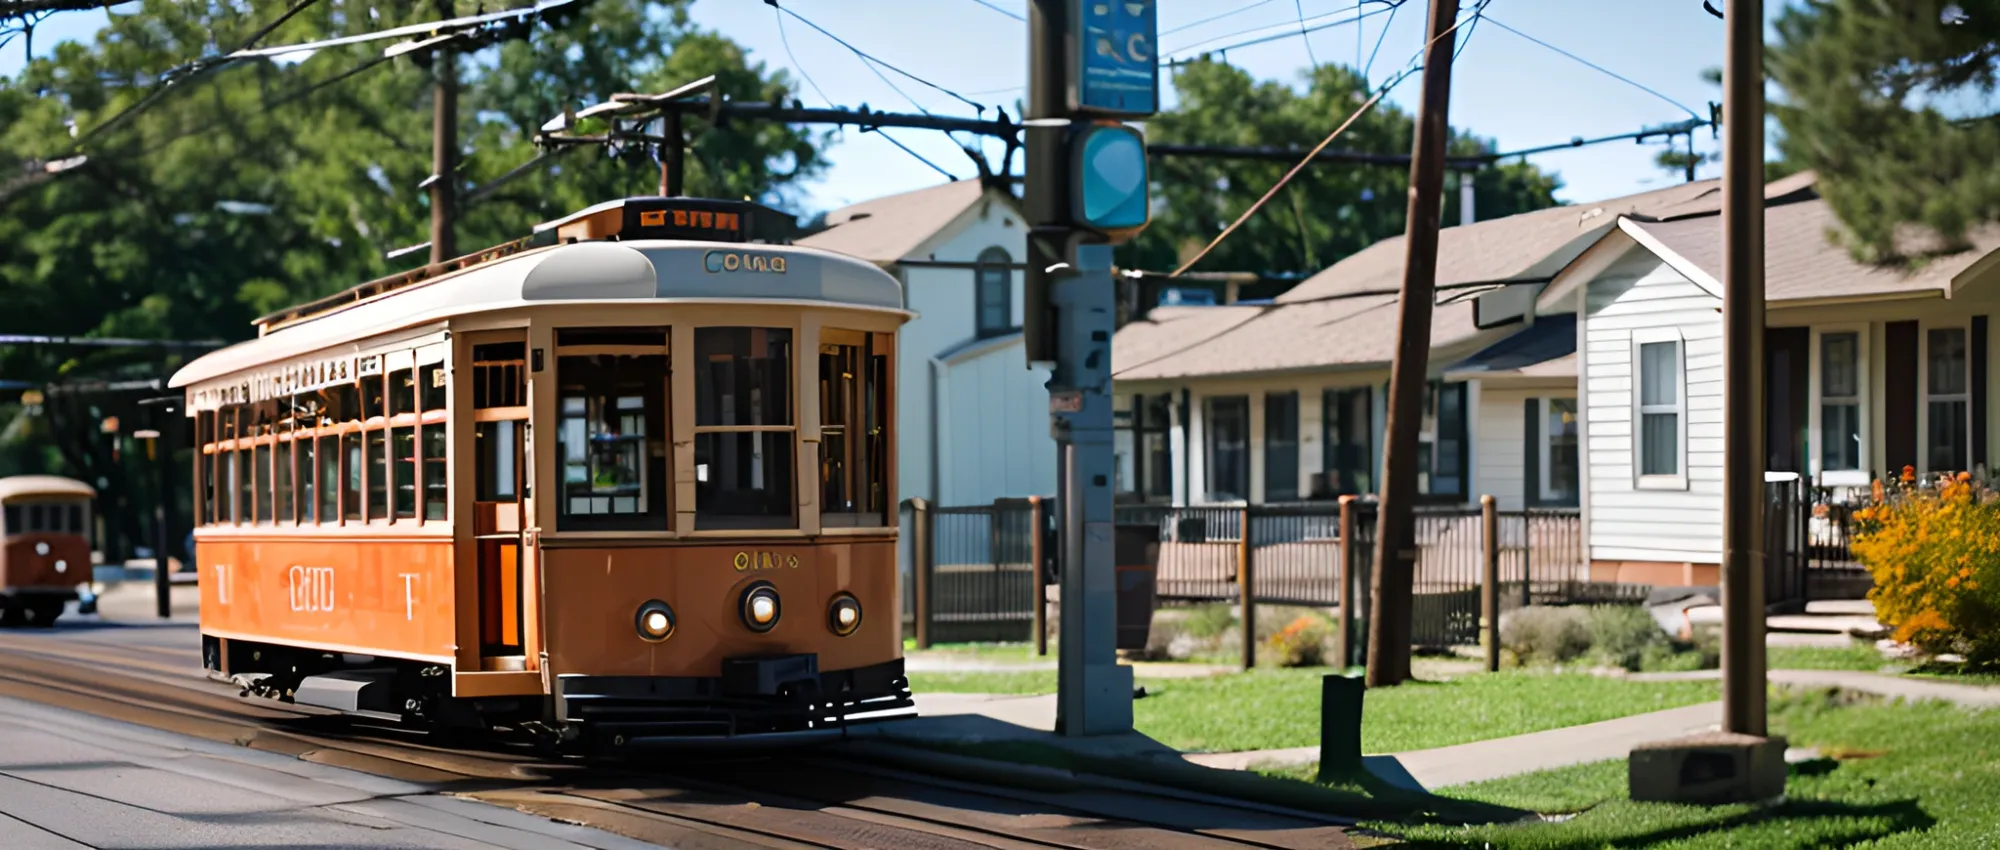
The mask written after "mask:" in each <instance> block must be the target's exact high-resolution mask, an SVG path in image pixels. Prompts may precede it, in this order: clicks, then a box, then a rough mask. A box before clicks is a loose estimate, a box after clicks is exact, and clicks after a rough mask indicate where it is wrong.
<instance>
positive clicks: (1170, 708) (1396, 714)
mask: <svg viewBox="0 0 2000 850" xmlns="http://www.w3.org/2000/svg"><path fill="white" fill-rule="evenodd" d="M1325 673H1326V671H1325V670H1320V669H1310V668H1307V669H1293V670H1278V669H1271V670H1256V671H1253V672H1249V673H1242V674H1236V675H1229V676H1218V677H1215V678H1210V679H1168V680H1141V682H1140V684H1143V685H1144V686H1145V687H1146V691H1147V696H1146V698H1145V699H1141V700H1138V701H1137V702H1134V703H1133V704H1132V710H1133V714H1134V721H1135V725H1136V726H1137V727H1138V730H1139V731H1140V732H1143V733H1145V734H1147V735H1150V736H1152V737H1153V738H1154V739H1156V740H1158V741H1160V742H1161V743H1164V744H1167V745H1168V746H1171V747H1175V748H1178V749H1182V750H1196V751H1207V752H1234V751H1238V750H1265V749H1282V748H1286V747H1304V746H1312V745H1315V744H1317V743H1318V742H1319V731H1320V730H1319V702H1320V678H1321V677H1322V676H1324V675H1325ZM910 686H911V688H912V689H914V690H915V691H917V692H918V693H986V694H1038V693H1054V692H1055V687H1056V673H1055V671H1053V670H1035V671H1024V672H1017V673H1013V672H1010V673H983V672H978V673H973V672H968V673H912V674H910ZM1718 693H1719V692H1718V690H1717V685H1716V683H1714V682H1633V681H1626V680H1621V679H1611V678H1604V677H1599V676H1588V675H1582V674H1555V673H1547V672H1539V671H1526V670H1524V671H1506V672H1501V673H1493V674H1484V673H1481V674H1474V675H1468V676H1462V677H1458V678H1453V679H1451V680H1449V681H1442V682H1412V683H1410V684H1407V685H1404V686H1401V687H1396V688H1383V689H1378V690H1375V691H1371V692H1370V693H1369V694H1368V696H1367V698H1366V703H1365V708H1364V710H1363V718H1364V719H1363V724H1362V747H1363V748H1364V749H1365V750H1366V751H1367V752H1370V753H1392V752H1403V751H1407V750H1419V749H1428V748H1431V747H1443V746H1450V745H1452V744H1463V743H1466V742H1469V741H1483V740H1486V739H1489V738H1503V737H1507V736H1509V735H1523V734H1527V733H1529V732H1540V731H1543V730H1546V729H1556V728H1560V727H1564V726H1576V725H1581V724H1584V723H1595V722H1597V721H1600V720H1610V719H1613V718H1618V717H1626V716H1630V715H1633V714H1642V713H1645V712H1648V711H1658V710H1661V709H1666V708H1677V707H1679V706H1683V705H1692V704H1694V703H1698V702H1705V701H1708V700H1712V699H1716V698H1717V696H1718Z"/></svg>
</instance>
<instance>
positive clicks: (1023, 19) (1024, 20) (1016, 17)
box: [972, 0, 1034, 24]
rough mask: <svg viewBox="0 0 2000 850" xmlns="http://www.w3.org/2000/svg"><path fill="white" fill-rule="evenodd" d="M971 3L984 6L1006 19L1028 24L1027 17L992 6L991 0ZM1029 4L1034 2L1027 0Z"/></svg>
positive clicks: (978, 0) (975, 0) (974, 0)
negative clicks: (1004, 16)
mask: <svg viewBox="0 0 2000 850" xmlns="http://www.w3.org/2000/svg"><path fill="white" fill-rule="evenodd" d="M972 2H974V3H978V4H979V5H981V6H985V7H986V8H988V9H992V10H993V11H995V12H999V13H1000V14H1002V15H1006V16H1007V17H1010V18H1013V19H1014V20H1017V21H1020V22H1021V23H1024V24H1025V23H1027V22H1028V16H1026V15H1023V14H1020V13H1019V12H1015V11H1014V10H1012V9H1003V8H1001V7H999V6H996V5H994V4H993V2H992V0H972ZM1029 2H1034V0H1029Z"/></svg>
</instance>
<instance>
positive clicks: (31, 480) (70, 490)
mask: <svg viewBox="0 0 2000 850" xmlns="http://www.w3.org/2000/svg"><path fill="white" fill-rule="evenodd" d="M27 496H82V497H84V498H86V499H90V498H96V497H97V490H96V488H93V487H91V486H90V485H88V484H85V483H83V482H81V481H78V480H76V479H74V478H64V477H62V476H60V475H10V476H7V477H5V478H0V502H11V501H13V500H15V499H19V498H24V497H27Z"/></svg>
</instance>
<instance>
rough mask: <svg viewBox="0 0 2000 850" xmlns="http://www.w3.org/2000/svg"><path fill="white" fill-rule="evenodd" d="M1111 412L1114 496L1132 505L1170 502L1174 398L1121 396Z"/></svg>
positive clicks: (1167, 396)
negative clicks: (1115, 469) (1115, 468)
mask: <svg viewBox="0 0 2000 850" xmlns="http://www.w3.org/2000/svg"><path fill="white" fill-rule="evenodd" d="M1118 400H1119V402H1121V403H1120V404H1119V408H1122V409H1115V410H1113V412H1112V418H1113V420H1114V426H1115V428H1116V429H1117V430H1116V434H1115V435H1114V438H1115V442H1116V452H1117V455H1118V495H1119V496H1120V497H1123V498H1125V499H1127V500H1132V501H1152V500H1156V499H1165V500H1172V499H1173V497H1174V478H1173V463H1174V460H1173V455H1172V454H1171V453H1169V451H1168V448H1167V447H1168V445H1169V442H1168V435H1169V434H1170V433H1171V432H1172V430H1173V404H1174V397H1173V396H1172V395H1171V394H1169V393H1159V394H1156V395H1146V394H1143V393H1142V394H1139V395H1135V396H1121V397H1120V398H1119V399H1118Z"/></svg>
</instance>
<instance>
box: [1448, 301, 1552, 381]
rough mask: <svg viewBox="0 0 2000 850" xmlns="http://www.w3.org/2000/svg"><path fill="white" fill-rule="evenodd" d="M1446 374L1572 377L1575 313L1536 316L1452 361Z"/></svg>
mask: <svg viewBox="0 0 2000 850" xmlns="http://www.w3.org/2000/svg"><path fill="white" fill-rule="evenodd" d="M1445 371H1446V373H1448V374H1462V375H1466V376H1468V377H1472V376H1491V375H1513V376H1518V377H1524V378H1544V377H1547V378H1555V377H1565V376H1567V377H1572V378H1574V377H1576V314H1575V313H1557V314H1554V315H1548V316H1540V317H1537V318H1536V319H1535V323H1534V324H1533V325H1530V326H1528V327H1527V328H1525V329H1522V330H1519V331H1516V332H1515V333H1514V335H1512V336H1509V337H1507V338H1506V339H1503V340H1500V341H1499V342H1496V343H1494V344H1492V345H1489V346H1487V347H1486V348H1485V349H1484V350H1482V351H1480V352H1479V353H1477V354H1474V355H1472V356H1471V357H1467V358H1465V359H1464V360H1461V361H1459V362H1458V363H1456V364H1454V365H1452V366H1451V367H1450V368H1448V369H1446V370H1445Z"/></svg>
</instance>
